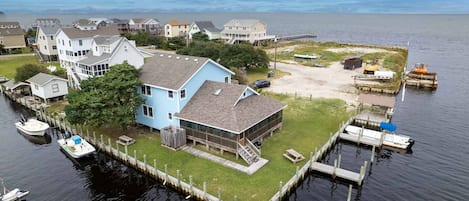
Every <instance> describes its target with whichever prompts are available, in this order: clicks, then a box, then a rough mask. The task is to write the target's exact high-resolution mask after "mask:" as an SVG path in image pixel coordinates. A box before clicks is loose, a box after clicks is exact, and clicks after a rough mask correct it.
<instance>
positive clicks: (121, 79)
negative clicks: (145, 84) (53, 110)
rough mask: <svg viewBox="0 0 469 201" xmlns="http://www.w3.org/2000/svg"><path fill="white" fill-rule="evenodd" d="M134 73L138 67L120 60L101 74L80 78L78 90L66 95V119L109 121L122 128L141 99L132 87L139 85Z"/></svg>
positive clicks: (99, 123) (130, 121)
mask: <svg viewBox="0 0 469 201" xmlns="http://www.w3.org/2000/svg"><path fill="white" fill-rule="evenodd" d="M138 77H139V71H138V70H136V69H135V67H133V66H132V65H129V64H128V63H126V62H124V63H123V64H119V65H114V66H112V67H111V68H110V71H109V72H107V73H106V74H104V76H101V77H94V78H90V79H87V80H84V81H82V82H81V84H80V86H81V88H82V90H80V91H75V92H71V93H70V94H69V95H68V96H67V98H68V101H69V105H67V106H66V107H65V113H66V115H67V120H68V121H69V122H70V123H72V124H89V125H92V126H102V125H104V124H112V125H119V126H120V127H121V128H122V129H126V128H127V127H128V126H129V125H131V124H133V123H134V122H135V112H136V111H137V109H138V107H139V106H140V105H141V104H142V103H143V101H144V99H143V98H142V97H140V95H139V94H138V93H137V90H136V89H137V87H138V86H141V82H140V80H139V78H138Z"/></svg>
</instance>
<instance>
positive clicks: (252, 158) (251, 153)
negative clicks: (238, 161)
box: [238, 139, 261, 165]
mask: <svg viewBox="0 0 469 201" xmlns="http://www.w3.org/2000/svg"><path fill="white" fill-rule="evenodd" d="M238 154H239V155H240V156H241V158H243V160H244V161H246V162H247V163H248V164H249V165H251V164H253V163H255V162H257V161H258V160H259V158H260V156H261V151H260V150H259V149H258V148H257V147H256V146H254V144H252V143H251V141H249V140H247V139H246V145H242V144H240V143H238Z"/></svg>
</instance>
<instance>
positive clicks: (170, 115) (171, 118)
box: [168, 112, 173, 120]
mask: <svg viewBox="0 0 469 201" xmlns="http://www.w3.org/2000/svg"><path fill="white" fill-rule="evenodd" d="M168 119H169V120H173V114H172V113H171V112H170V113H168Z"/></svg>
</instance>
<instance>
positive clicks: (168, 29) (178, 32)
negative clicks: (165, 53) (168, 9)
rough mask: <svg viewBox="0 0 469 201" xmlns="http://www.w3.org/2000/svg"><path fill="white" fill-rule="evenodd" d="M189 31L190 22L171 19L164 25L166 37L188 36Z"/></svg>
mask: <svg viewBox="0 0 469 201" xmlns="http://www.w3.org/2000/svg"><path fill="white" fill-rule="evenodd" d="M188 32H189V23H187V22H178V21H176V20H174V19H173V20H171V21H169V22H168V23H167V24H166V25H164V36H165V37H166V38H173V37H178V36H186V35H187V34H188Z"/></svg>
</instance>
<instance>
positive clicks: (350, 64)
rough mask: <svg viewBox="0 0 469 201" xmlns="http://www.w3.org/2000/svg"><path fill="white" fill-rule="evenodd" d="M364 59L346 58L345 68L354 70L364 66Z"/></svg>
mask: <svg viewBox="0 0 469 201" xmlns="http://www.w3.org/2000/svg"><path fill="white" fill-rule="evenodd" d="M362 63H363V60H362V58H360V57H351V58H347V59H345V60H344V69H348V70H353V69H355V68H361V67H362Z"/></svg>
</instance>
